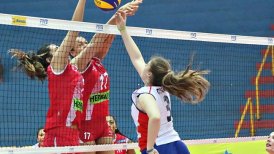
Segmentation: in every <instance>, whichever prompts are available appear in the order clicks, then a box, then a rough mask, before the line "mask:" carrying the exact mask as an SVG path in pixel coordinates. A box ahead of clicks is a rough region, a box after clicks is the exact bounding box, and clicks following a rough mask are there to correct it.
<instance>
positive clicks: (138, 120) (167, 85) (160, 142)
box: [116, 11, 210, 154]
mask: <svg viewBox="0 0 274 154" xmlns="http://www.w3.org/2000/svg"><path fill="white" fill-rule="evenodd" d="M116 22H117V23H116V24H117V27H118V30H119V31H120V33H121V35H122V38H123V41H124V44H125V46H126V49H127V52H128V54H129V57H130V59H131V62H132V64H133V65H134V67H135V69H136V70H137V72H138V73H139V75H140V77H141V79H142V80H143V82H144V84H145V86H144V87H142V88H140V89H138V90H136V91H134V92H133V94H132V99H133V105H132V107H131V109H132V110H131V113H132V117H133V120H134V122H135V124H136V127H137V132H138V143H139V147H140V149H141V152H142V154H158V153H160V154H189V151H188V148H187V146H186V145H185V144H184V143H183V142H182V141H181V139H180V137H179V135H178V133H177V132H176V131H175V130H174V128H173V122H172V117H171V104H170V103H171V102H170V96H169V94H172V95H175V96H177V97H179V98H180V99H181V100H182V101H185V102H189V103H192V104H196V103H199V102H201V101H202V100H203V99H204V98H205V95H206V94H207V91H208V89H209V86H210V83H209V82H208V81H207V80H206V79H205V78H204V77H203V75H204V74H207V73H208V71H195V70H190V65H189V67H187V69H186V70H184V71H181V72H178V73H175V72H174V71H172V70H171V66H170V64H169V61H168V60H166V59H164V58H162V57H152V58H151V60H150V61H149V62H148V63H145V61H144V58H143V56H142V54H141V52H140V50H139V48H138V47H137V45H136V44H135V42H134V40H133V39H132V38H131V36H130V35H129V34H128V32H127V30H126V26H125V23H126V15H125V12H123V11H118V12H117V13H116Z"/></svg>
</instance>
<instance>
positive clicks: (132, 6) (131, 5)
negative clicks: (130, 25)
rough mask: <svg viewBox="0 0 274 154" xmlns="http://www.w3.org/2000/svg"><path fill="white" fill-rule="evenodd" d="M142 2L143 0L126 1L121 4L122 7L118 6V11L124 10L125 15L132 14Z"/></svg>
mask: <svg viewBox="0 0 274 154" xmlns="http://www.w3.org/2000/svg"><path fill="white" fill-rule="evenodd" d="M142 2H143V0H133V1H131V2H128V3H127V4H125V5H123V6H122V7H120V8H119V10H118V11H125V13H126V15H127V16H133V15H135V12H136V11H137V10H138V8H139V5H140V4H141V3H142ZM118 11H117V12H118Z"/></svg>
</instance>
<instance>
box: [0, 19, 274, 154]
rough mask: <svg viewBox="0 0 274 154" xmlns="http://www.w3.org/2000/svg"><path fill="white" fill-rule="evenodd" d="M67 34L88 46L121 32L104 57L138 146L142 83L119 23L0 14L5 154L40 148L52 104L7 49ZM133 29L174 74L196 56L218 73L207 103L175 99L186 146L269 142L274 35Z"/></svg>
mask: <svg viewBox="0 0 274 154" xmlns="http://www.w3.org/2000/svg"><path fill="white" fill-rule="evenodd" d="M129 20H130V19H129ZM68 30H71V31H79V32H80V36H83V37H85V38H86V39H87V40H88V41H89V40H90V39H91V38H92V36H93V35H94V34H96V33H108V34H114V35H116V37H115V40H114V41H113V43H112V45H111V48H110V51H109V53H108V54H107V56H106V57H105V58H104V60H103V64H104V66H105V67H106V69H107V70H108V74H109V76H110V79H111V81H110V88H111V90H110V113H111V115H114V116H115V117H116V119H117V124H118V128H119V130H120V131H121V132H122V133H123V134H125V135H126V136H128V137H129V138H131V139H132V141H134V142H136V141H137V134H136V130H135V126H134V123H133V121H132V119H131V116H130V106H131V93H132V92H133V91H134V90H135V89H137V88H139V87H141V86H142V81H141V80H140V79H139V76H138V74H137V72H136V71H135V69H134V67H133V66H132V64H131V62H130V60H129V57H128V55H127V52H126V50H125V47H124V45H123V41H122V39H121V37H120V35H119V31H118V30H117V28H116V26H113V25H105V24H97V23H87V22H73V21H66V20H57V19H49V18H37V17H27V16H19V15H10V14H0V33H1V37H0V48H1V49H0V57H1V64H2V66H3V68H4V69H3V70H4V73H3V76H2V77H3V81H2V82H1V85H0V100H1V103H0V122H1V125H0V147H1V148H0V151H1V150H2V151H3V152H6V153H20V152H21V153H22V152H23V151H24V150H22V149H21V148H19V147H25V146H31V145H33V144H35V143H36V142H37V141H36V132H37V129H38V128H39V127H43V126H44V124H45V119H46V113H47V110H48V107H49V98H48V97H49V96H48V89H47V81H44V82H41V81H37V80H31V79H30V78H29V77H27V76H26V75H25V74H24V72H22V71H20V70H19V71H18V70H17V69H16V66H17V65H18V63H17V61H16V60H14V59H11V56H10V55H9V54H8V53H7V52H8V50H10V49H20V50H22V51H26V52H32V51H37V49H38V48H39V47H41V46H42V45H43V44H48V43H54V44H60V43H61V42H62V40H63V38H64V36H65V35H66V33H67V31H68ZM128 31H129V33H130V35H132V36H133V38H134V40H135V41H136V43H137V45H138V46H139V48H140V50H141V52H142V54H143V56H144V58H145V60H146V61H148V60H149V58H150V57H151V56H153V55H160V56H163V57H165V58H167V59H169V60H170V61H171V64H172V68H173V70H175V71H179V70H181V69H184V68H186V66H187V64H188V63H189V59H190V57H191V56H192V55H194V61H193V69H200V70H203V69H209V70H210V71H211V73H210V74H209V75H207V76H206V78H207V79H208V80H209V81H210V83H211V88H210V91H209V93H208V95H207V97H206V99H205V100H204V101H203V102H202V103H200V104H198V105H190V104H187V103H183V102H180V101H179V100H178V99H177V98H175V97H172V101H171V102H172V116H173V122H174V127H175V130H176V131H178V133H179V134H180V137H181V138H182V140H186V143H187V144H188V143H189V144H190V143H191V144H190V145H193V143H194V142H192V141H198V142H197V144H199V143H200V144H201V143H202V142H200V141H202V140H204V141H208V140H210V141H209V142H208V143H209V144H210V143H219V140H218V138H220V140H222V139H224V138H234V137H251V138H245V139H246V140H247V141H252V140H253V139H254V138H255V139H256V140H257V139H262V138H266V137H265V136H266V135H268V134H269V133H270V132H271V131H272V130H273V128H274V114H273V113H274V105H273V103H272V102H273V100H274V99H273V98H274V89H273V83H274V50H273V45H274V40H273V38H270V37H269V38H267V37H253V36H241V35H229V34H212V33H199V32H187V31H174V30H164V29H153V28H141V27H130V26H128ZM258 136H263V137H259V138H258ZM205 139H206V140H205ZM187 141H191V142H187ZM227 141H229V140H227ZM232 142H234V140H233V141H232ZM195 143H196V142H195ZM104 146H106V147H104V148H102V149H104V150H114V149H113V148H115V147H116V148H117V149H121V148H123V149H127V148H129V149H137V148H138V146H137V144H136V143H132V144H121V145H104ZM117 146H118V147H117ZM119 146H120V147H119ZM7 147H14V148H7ZM98 148H99V149H96V148H90V147H89V146H79V147H58V148H56V149H58V150H59V151H58V152H62V153H64V152H79V151H80V152H87V151H89V150H90V151H93V150H100V147H98ZM24 149H28V151H29V153H51V152H56V151H54V150H53V151H51V150H52V149H51V148H41V149H31V148H24ZM56 149H55V150H56ZM43 150H44V151H43Z"/></svg>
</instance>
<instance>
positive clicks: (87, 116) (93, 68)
mask: <svg viewBox="0 0 274 154" xmlns="http://www.w3.org/2000/svg"><path fill="white" fill-rule="evenodd" d="M141 3H142V0H136V1H132V2H129V3H127V4H125V5H124V6H122V7H121V8H119V10H123V11H125V12H126V15H127V16H132V15H134V14H135V12H136V11H137V10H138V7H139V4H141ZM115 20H116V18H115V16H112V17H111V18H110V20H109V21H108V22H107V24H111V25H114V24H115V23H116V21H115ZM113 40H114V35H112V34H95V35H94V36H93V38H92V40H91V41H90V42H89V43H88V44H87V45H86V46H85V47H84V48H82V49H81V51H80V52H77V53H78V54H76V56H75V57H74V58H73V59H72V60H71V63H73V64H75V65H76V66H77V67H78V69H79V72H81V74H82V76H83V77H84V80H85V84H84V86H85V87H84V92H83V101H84V111H86V112H85V113H84V114H83V120H82V122H81V129H80V141H81V144H83V145H94V144H112V141H113V132H112V130H111V129H110V127H109V126H108V124H107V122H106V116H107V115H109V91H110V79H109V76H108V73H107V70H106V69H105V67H104V66H103V64H102V60H103V59H104V58H105V56H106V54H107V53H108V51H109V48H110V46H111V44H112V42H113ZM79 42H80V41H79ZM81 42H85V40H84V39H81ZM80 44H81V43H80ZM82 44H83V43H82ZM93 153H94V152H93ZM93 153H90V154H93ZM96 153H97V154H113V153H114V151H103V152H96Z"/></svg>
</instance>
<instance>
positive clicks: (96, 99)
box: [89, 90, 109, 104]
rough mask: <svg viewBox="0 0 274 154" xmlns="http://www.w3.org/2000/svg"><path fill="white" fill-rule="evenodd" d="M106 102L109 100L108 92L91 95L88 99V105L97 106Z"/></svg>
mask: <svg viewBox="0 0 274 154" xmlns="http://www.w3.org/2000/svg"><path fill="white" fill-rule="evenodd" d="M106 100H109V90H108V91H107V92H101V93H96V94H91V95H90V98H89V102H90V104H98V103H102V102H103V101H106Z"/></svg>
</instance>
